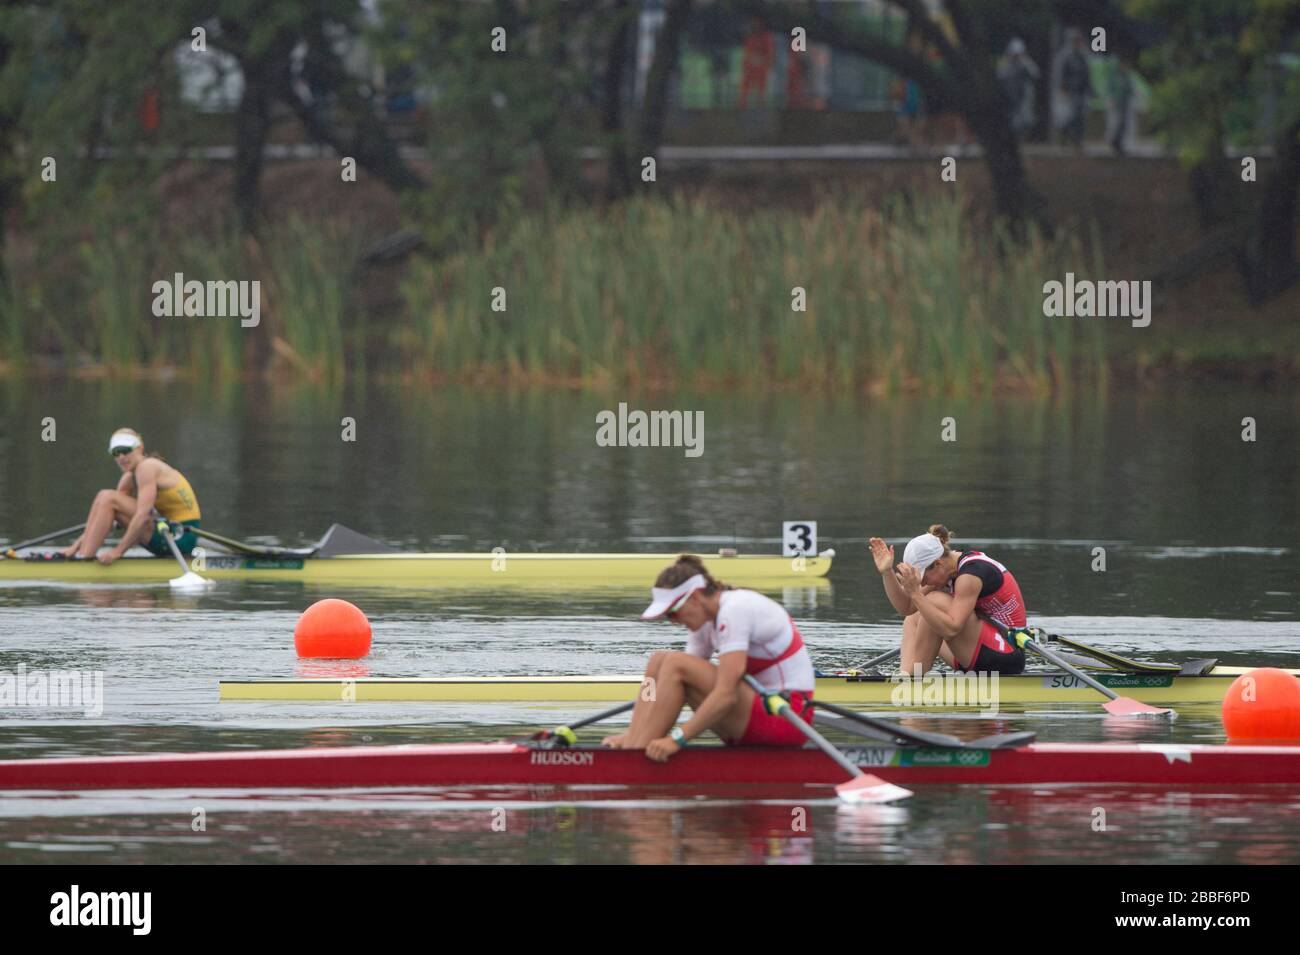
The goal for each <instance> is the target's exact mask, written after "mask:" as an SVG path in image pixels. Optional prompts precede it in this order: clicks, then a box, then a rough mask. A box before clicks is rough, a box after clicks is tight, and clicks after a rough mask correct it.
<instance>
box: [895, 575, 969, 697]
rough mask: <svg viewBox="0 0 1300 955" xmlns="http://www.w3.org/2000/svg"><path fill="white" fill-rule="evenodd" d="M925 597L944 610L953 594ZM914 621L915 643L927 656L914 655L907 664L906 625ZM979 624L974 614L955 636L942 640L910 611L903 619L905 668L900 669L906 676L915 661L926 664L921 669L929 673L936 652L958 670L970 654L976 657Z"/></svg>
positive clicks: (939, 593) (949, 605)
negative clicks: (908, 615) (910, 613)
mask: <svg viewBox="0 0 1300 955" xmlns="http://www.w3.org/2000/svg"><path fill="white" fill-rule="evenodd" d="M925 599H926V600H929V601H930V602H931V603H933V604H935V605H937V606H938V607H939V608H940V609H941V610H943V611H945V612H946V611H947V610H948V609H949V608H951V606H952V594H948V593H944V592H943V591H937V592H935V593H931V594H927V595H926V598H925ZM913 620H915V621H916V623H915V624H913V627H914V632H913V641H914V646H917V647H920V648H921V651H922V652H924V653H929V654H930V655H929V656H928V657H924V658H922V657H914V658H913V659H912V662H911V664H909V663H907V662H906V661H907V659H908V654H907V650H908V643H907V638H908V629H907V625H908V624H909V623H912V621H913ZM981 626H982V622H981V620H980V618H979V617H977V616H975V614H971V615H970V616H969V617H968V618H967V619H966V623H965V624H964V625H963V626H962V628H961V630H959V631H957V633H956V634H955V635H954V636H951V637H948V638H947V639H946V640H945V639H944V638H943V637H942V636H940V635H939V634H938V633H936V632H935V630H934V629H933V628H932V627H931V626H930V625H929V624H928V623H926V622H925V620H924V619H923V618H922V617H921V615H920V614H919V613H914V614H912V615H911V616H910V617H908V618H907V619H906V620H905V621H903V654H902V658H901V661H900V662H902V665H903V667H904V670H903V672H904V673H907V674H908V675H909V676H910V675H912V674H913V672H914V671H913V670H912V669H911V666H912V665H915V663H916V662H918V661H919V662H924V663H926V666H925V668H924V669H923V670H922V671H921V672H923V673H925V672H928V671H929V669H930V667H932V666H934V657H935V655H936V654H937V655H938V656H941V657H942V658H943V662H944V663H946V664H948V666H950V667H952V668H953V669H954V670H960V669H961V668H962V667H964V666H965V665H966V664H967V663H969V662H970V660H971V658H972V657H973V656H975V650H976V647H977V646H978V645H979V639H980V627H981ZM931 647H933V648H934V650H933V652H931V651H930V648H931ZM959 661H960V662H959Z"/></svg>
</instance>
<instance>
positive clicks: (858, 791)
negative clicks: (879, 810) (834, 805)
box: [835, 773, 912, 804]
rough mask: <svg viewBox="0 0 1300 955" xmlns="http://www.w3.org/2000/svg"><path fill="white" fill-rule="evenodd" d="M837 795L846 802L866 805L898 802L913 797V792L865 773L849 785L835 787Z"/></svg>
mask: <svg viewBox="0 0 1300 955" xmlns="http://www.w3.org/2000/svg"><path fill="white" fill-rule="evenodd" d="M835 794H836V795H837V796H839V797H840V799H841V800H842V801H844V802H847V803H856V804H864V803H882V802H896V801H897V800H899V799H906V798H907V797H908V796H910V795H912V791H911V790H910V789H904V788H903V787H902V786H895V785H894V784H893V783H887V782H885V781H884V780H883V779H881V778H880V777H879V776H872V775H870V774H868V773H863V774H862V775H861V776H856V777H854V778H853V779H850V780H849V781H848V782H847V783H840V784H839V785H838V786H836V787H835Z"/></svg>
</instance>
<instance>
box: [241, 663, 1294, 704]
mask: <svg viewBox="0 0 1300 955" xmlns="http://www.w3.org/2000/svg"><path fill="white" fill-rule="evenodd" d="M1185 669H1186V668H1185ZM1249 669H1250V668H1249V667H1234V666H1217V665H1211V666H1209V667H1207V668H1205V669H1204V670H1203V671H1201V672H1197V673H1196V674H1195V675H1192V674H1190V673H1184V674H1179V673H1178V672H1174V673H1122V672H1116V673H1098V672H1094V673H1092V674H1091V675H1092V676H1093V678H1094V679H1096V680H1098V681H1100V682H1101V683H1102V684H1104V685H1105V686H1108V687H1110V688H1112V689H1114V690H1117V691H1119V692H1122V693H1124V694H1125V695H1127V696H1132V697H1134V698H1136V699H1138V700H1141V701H1142V702H1145V703H1219V702H1221V701H1222V700H1223V697H1224V694H1225V693H1227V691H1228V687H1229V686H1230V685H1231V684H1232V681H1233V680H1235V679H1236V678H1237V677H1238V676H1240V675H1241V674H1242V673H1246V672H1248V671H1249ZM1289 672H1290V673H1292V674H1293V675H1295V676H1298V677H1300V670H1291V671H1289ZM218 688H219V693H220V698H221V699H222V700H224V701H230V702H235V701H252V700H264V701H303V702H307V701H317V702H336V703H337V702H348V703H352V702H356V703H365V702H426V703H447V702H481V703H487V702H495V703H508V702H519V703H531V702H580V701H588V702H615V701H618V700H628V699H632V698H633V697H635V696H636V694H637V693H638V692H639V690H640V688H641V677H640V676H639V675H633V674H620V675H613V676H480V677H361V678H356V679H331V678H312V679H270V680H222V681H220V683H219V684H218ZM816 699H818V700H824V701H826V702H828V703H847V704H850V705H852V704H861V705H872V706H896V707H899V708H910V707H922V708H940V707H952V708H979V709H986V708H988V707H989V706H990V705H992V704H994V703H1095V702H1096V700H1097V693H1096V692H1095V691H1094V690H1092V689H1090V688H1089V687H1087V686H1085V685H1084V684H1083V683H1082V682H1081V681H1080V680H1078V679H1077V678H1075V677H1073V676H1071V675H1070V674H1068V673H1061V672H1046V673H1026V674H1021V675H1018V676H1000V675H995V674H986V673H972V674H955V673H945V674H939V675H933V676H928V677H924V678H922V679H921V680H903V681H895V680H893V679H891V678H890V677H888V676H883V675H878V674H871V675H854V676H848V675H838V676H836V675H832V676H819V677H818V678H817V689H816Z"/></svg>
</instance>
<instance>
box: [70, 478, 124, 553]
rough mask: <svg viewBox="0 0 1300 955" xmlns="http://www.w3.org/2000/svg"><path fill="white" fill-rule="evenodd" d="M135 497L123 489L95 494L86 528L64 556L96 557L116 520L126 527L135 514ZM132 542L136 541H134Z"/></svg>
mask: <svg viewBox="0 0 1300 955" xmlns="http://www.w3.org/2000/svg"><path fill="white" fill-rule="evenodd" d="M135 504H136V501H135V498H133V497H131V496H130V495H127V494H123V493H122V492H121V491H115V490H103V491H100V492H99V493H98V494H96V495H95V500H94V501H93V502H91V505H90V514H89V515H88V516H87V517H86V529H85V530H84V531H82V532H81V536H80V537H79V538H77V541H76V543H75V544H73V545H72V546H71V547H67V548H65V549H64V550H63V551H61V553H62V554H63V556H64V557H73V556H77V557H83V558H89V557H94V556H95V555H96V554H97V553H99V548H100V547H102V546H103V545H104V540H105V538H107V537H108V532H109V531H111V530H112V529H113V524H114V522H116V523H119V524H121V525H122V526H123V527H126V526H127V524H129V523H130V522H131V518H132V517H134V516H135ZM132 543H135V542H134V541H133V542H132Z"/></svg>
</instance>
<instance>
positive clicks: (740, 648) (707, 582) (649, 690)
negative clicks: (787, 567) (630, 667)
mask: <svg viewBox="0 0 1300 955" xmlns="http://www.w3.org/2000/svg"><path fill="white" fill-rule="evenodd" d="M651 595H652V596H653V600H652V601H651V603H650V606H649V607H647V608H646V610H645V612H644V613H642V614H641V618H642V619H643V620H657V619H658V618H660V617H667V618H668V619H669V620H671V621H673V622H674V623H680V624H682V625H683V626H684V627H686V629H687V630H689V631H690V633H689V635H688V636H687V638H686V650H685V652H668V651H662V650H661V651H658V652H656V653H652V654H651V655H650V662H649V663H648V664H647V665H646V670H645V682H644V683H643V684H642V692H641V694H640V696H639V697H638V698H637V703H636V707H635V708H634V709H633V710H632V722H631V725H630V726H628V729H627V732H626V733H620V734H618V735H617V736H610V737H607V738H606V739H605V745H606V746H613V747H615V748H619V749H644V750H645V751H646V756H648V757H649V758H650V759H653V760H655V761H657V762H661V763H662V762H666V761H667V760H668V758H669V757H670V756H672V755H673V754H674V753H676V752H677V751H678V750H680V749H682V747H684V746H686V745H688V744H689V743H690V741H691V740H694V739H696V738H698V737H699V736H700V735H701V734H703V733H704V731H705V730H712V731H713V732H714V733H716V734H717V735H718V736H720V737H722V739H723V741H724V742H726V743H728V744H729V745H737V746H802V745H803V744H804V742H805V739H804V736H803V734H802V733H801V732H799V730H798V729H796V728H795V727H794V726H792V725H791V724H790V723H789V722H787V721H786V720H785V719H784V718H783V717H781V716H776V715H773V714H771V713H769V712H768V711H767V709H766V708H765V707H764V705H763V700H762V698H761V697H760V696H759V695H758V694H757V693H755V692H754V691H753V690H752V689H750V687H749V686H748V685H746V684H745V682H744V676H745V674H746V673H748V674H750V675H751V676H753V677H754V678H755V679H757V680H758V682H759V683H761V684H763V686H765V687H768V688H770V689H773V690H777V691H781V692H786V693H789V694H790V704H791V706H792V707H793V708H794V711H795V712H796V713H798V714H799V715H800V716H802V717H803V718H804V720H806V721H807V722H809V723H811V722H812V720H813V709H812V695H813V687H814V683H815V673H814V671H813V665H812V658H811V657H810V656H809V655H808V651H807V649H806V648H805V647H804V644H803V638H802V637H800V636H799V628H798V627H796V626H795V623H794V620H792V619H791V617H790V615H789V614H788V613H786V611H785V608H783V607H782V606H781V605H780V604H779V603H777V602H776V601H775V600H772V599H771V598H769V597H765V596H763V595H762V594H760V593H755V592H754V591H752V590H737V589H735V588H733V587H730V586H728V585H727V584H724V583H722V582H721V581H718V580H714V579H713V577H712V576H710V574H709V572H708V571H707V570H705V568H704V563H703V561H701V560H700V559H699V558H698V557H694V556H683V557H679V558H678V559H677V562H676V563H674V564H671V565H670V566H668V567H667V568H665V569H664V571H663V572H662V573H661V574H660V575H659V578H658V579H657V580H656V581H655V585H654V587H653V588H651ZM714 654H717V657H718V664H717V666H714V665H713V664H712V663H710V662H709V661H710V659H711V658H712V657H713V655H714ZM686 705H689V706H690V707H691V709H692V710H693V711H694V713H693V715H692V716H691V718H690V720H688V721H687V722H686V723H684V724H683V725H682V726H679V727H678V726H674V724H675V723H676V722H677V719H678V717H679V716H680V715H681V712H682V707H683V706H686Z"/></svg>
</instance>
